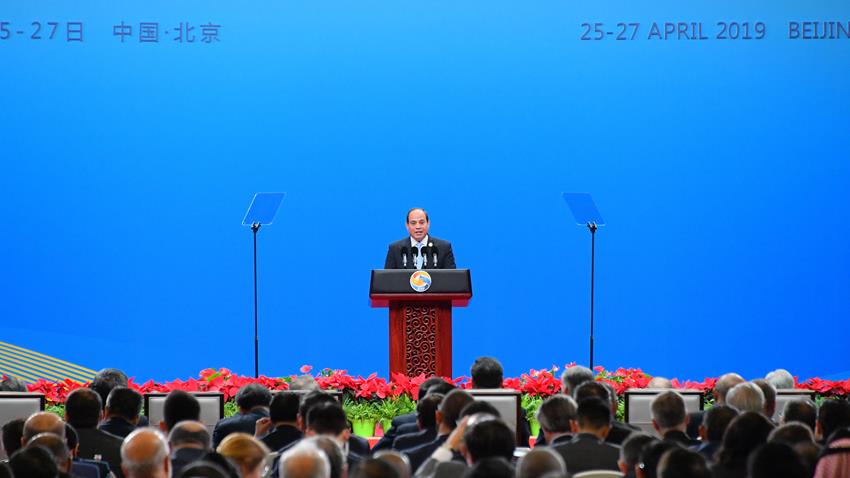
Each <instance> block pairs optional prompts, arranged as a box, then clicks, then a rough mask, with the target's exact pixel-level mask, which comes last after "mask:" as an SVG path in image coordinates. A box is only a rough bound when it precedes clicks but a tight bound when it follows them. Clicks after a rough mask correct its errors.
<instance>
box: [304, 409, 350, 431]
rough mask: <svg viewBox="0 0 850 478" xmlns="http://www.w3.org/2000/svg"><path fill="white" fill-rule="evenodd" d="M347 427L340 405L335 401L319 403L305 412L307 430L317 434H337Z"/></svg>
mask: <svg viewBox="0 0 850 478" xmlns="http://www.w3.org/2000/svg"><path fill="white" fill-rule="evenodd" d="M346 429H348V420H347V419H346V416H345V412H344V411H343V410H342V407H341V406H340V405H339V404H338V403H336V402H333V403H320V404H318V405H316V406H315V407H312V408H310V411H309V412H307V430H308V431H312V432H313V433H315V434H317V435H331V436H337V435H339V434H340V433H342V432H344V431H345V430H346Z"/></svg>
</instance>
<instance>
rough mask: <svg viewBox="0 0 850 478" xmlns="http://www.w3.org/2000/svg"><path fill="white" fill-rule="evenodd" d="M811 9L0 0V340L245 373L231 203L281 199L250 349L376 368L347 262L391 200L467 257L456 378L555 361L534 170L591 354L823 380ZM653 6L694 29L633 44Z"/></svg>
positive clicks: (682, 371) (149, 374)
mask: <svg viewBox="0 0 850 478" xmlns="http://www.w3.org/2000/svg"><path fill="white" fill-rule="evenodd" d="M814 20H817V21H819V22H824V21H837V22H843V23H842V25H843V26H844V27H845V31H846V30H847V29H848V28H850V27H848V25H847V23H848V20H850V4H848V3H846V2H839V1H832V0H819V1H813V2H790V1H776V0H771V1H767V0H756V1H752V2H745V3H742V2H738V1H726V0H710V1H709V0H687V1H682V0H676V1H667V0H639V1H634V0H628V1H626V0H622V1H620V0H598V1H581V2H564V1H553V0H540V1H506V0H489V1H485V0H465V1H462V2H457V1H444V0H433V1H427V2H425V1H412V0H359V1H350V0H321V1H302V0H287V1H280V2H267V1H253V0H251V1H238V2H237V1H211V0H205V1H198V0H180V1H171V2H166V1H162V0H152V1H145V2H141V1H137V2H127V1H91V2H87V3H85V4H84V5H83V4H80V3H79V2H69V1H55V2H45V1H33V0H26V1H24V0H14V1H6V2H4V3H3V6H2V7H0V22H8V23H6V24H5V25H0V38H3V37H7V38H5V39H0V60H2V65H3V67H2V68H3V71H2V74H0V91H2V114H0V148H2V150H0V151H2V152H0V154H2V158H3V162H2V165H3V173H2V175H0V217H2V221H0V224H2V225H0V228H2V229H0V250H2V251H3V252H2V255H0V257H2V258H0V261H2V262H0V264H2V271H3V273H2V275H0V317H2V321H3V326H2V334H0V335H2V337H0V340H2V341H6V342H10V343H14V344H16V345H20V346H24V347H28V348H31V349H34V350H37V351H39V352H42V353H46V354H49V355H53V356H57V357H60V358H63V359H65V360H68V361H70V362H74V363H78V364H80V365H84V366H87V367H90V368H95V369H97V368H101V367H106V366H115V367H119V368H122V369H125V370H127V371H128V372H130V373H131V374H132V375H135V376H136V377H137V378H138V379H147V378H154V379H160V380H162V379H172V378H176V377H186V376H191V375H195V374H197V372H198V371H199V370H200V369H202V368H205V367H229V368H231V369H233V370H234V371H236V372H239V373H244V374H250V373H252V372H253V322H252V289H251V284H252V283H251V279H252V275H251V233H250V231H249V230H248V229H247V228H244V227H241V226H240V221H241V219H242V215H243V214H244V211H245V209H246V207H247V205H248V203H249V202H250V200H251V197H252V195H253V193H254V192H256V191H286V192H287V193H288V195H287V198H286V200H285V202H284V204H283V206H282V208H281V210H280V213H279V215H278V218H277V222H276V224H274V225H273V226H271V227H268V228H265V229H263V230H262V231H261V232H260V237H259V239H260V249H259V252H260V261H261V263H260V284H261V289H260V298H261V308H260V320H261V324H260V332H261V336H262V340H261V347H260V361H261V372H263V373H265V374H268V375H275V374H289V373H294V372H296V371H297V369H298V367H299V366H300V365H302V364H311V365H313V366H314V367H333V368H345V369H348V370H349V371H350V372H352V373H357V374H367V373H370V372H372V371H376V372H378V373H379V374H381V375H386V373H387V368H388V358H387V349H388V344H387V341H388V319H387V311H386V310H385V309H370V308H369V306H368V301H367V292H368V285H369V270H370V269H372V268H379V267H381V266H382V265H383V261H384V255H385V253H386V245H387V244H388V243H389V242H391V241H393V240H396V239H400V238H402V237H404V235H405V234H406V232H405V229H404V213H405V212H406V210H407V208H408V207H410V206H414V205H421V206H424V207H426V208H427V209H428V210H429V212H430V213H431V220H432V221H431V222H432V225H431V232H432V234H434V235H435V236H438V237H444V238H447V239H450V240H451V241H452V242H453V244H454V248H455V255H456V259H457V261H458V265H459V266H461V267H468V268H470V269H472V271H473V284H474V292H475V297H474V299H473V301H472V302H471V304H470V306H469V308H467V309H462V310H457V311H456V313H455V322H454V372H455V374H456V375H459V374H464V373H466V372H467V371H468V367H469V365H470V364H471V363H472V361H473V359H474V358H475V357H476V356H479V355H484V354H487V355H494V356H496V357H499V358H500V359H501V360H502V361H503V362H504V364H505V367H506V372H507V373H508V374H509V375H517V374H519V373H521V372H523V371H527V370H528V369H529V368H532V367H533V368H542V367H548V366H551V365H552V364H558V365H563V364H564V363H567V362H571V361H577V362H580V363H581V362H586V360H587V354H588V346H587V335H588V325H587V316H588V292H589V291H588V289H589V277H588V275H589V265H590V264H589V263H590V258H589V252H590V250H589V249H590V248H589V246H590V243H589V240H590V238H589V234H588V232H587V231H586V230H585V229H583V228H581V227H578V226H576V225H575V224H574V223H573V221H572V217H571V216H570V213H569V210H568V209H567V207H566V205H565V204H564V203H563V201H562V200H561V198H560V193H561V192H563V191H588V192H591V193H593V195H594V197H595V198H596V201H597V204H598V206H599V208H600V209H601V211H602V214H603V216H604V217H605V218H606V220H607V221H608V223H609V224H608V226H606V227H605V228H603V229H601V230H600V232H599V233H598V237H597V329H596V332H597V337H596V338H597V342H596V344H597V350H596V351H597V355H596V360H597V362H598V363H599V364H602V365H605V366H606V367H618V366H628V367H642V368H643V369H644V370H646V371H648V372H650V373H654V374H660V375H666V376H678V377H681V378H694V379H701V378H703V377H704V376H713V375H717V374H720V373H723V372H727V371H730V370H737V371H739V372H741V373H743V374H744V375H746V376H756V375H762V374H764V373H765V372H767V371H770V370H772V369H773V368H776V367H786V368H788V369H790V370H791V371H792V372H793V373H795V374H797V375H800V376H801V377H803V378H805V377H809V376H813V375H821V376H826V377H829V376H842V374H845V373H846V372H847V371H848V370H850V365H848V360H847V358H848V357H847V347H846V346H847V343H848V339H850V326H848V313H850V293H848V285H849V284H850V273H848V271H850V251H849V250H848V237H849V236H850V218H848V200H850V190H848V186H850V156H849V155H848V151H850V149H849V148H848V138H850V116H848V113H847V112H848V107H850V69H849V68H848V60H850V40H847V39H846V38H843V37H842V38H841V39H834V40H832V39H823V40H804V39H802V38H797V39H794V38H790V37H792V36H793V25H792V24H791V22H803V21H814ZM679 21H682V22H702V34H703V36H706V37H708V39H706V40H684V39H682V40H679V39H677V37H678V27H677V29H676V34H675V35H670V36H668V39H666V40H665V39H663V37H662V38H661V39H659V38H657V37H654V38H651V39H650V33H651V32H652V24H653V22H658V24H659V26H660V28H661V30H660V31H661V32H662V34H663V30H664V26H663V23H664V22H679ZM34 22H35V23H38V24H37V25H36V24H35V23H34ZM49 22H55V23H56V25H52V24H50V23H49ZM143 22H144V23H149V25H141V23H143ZM621 22H622V23H626V24H628V23H639V25H638V26H636V27H632V26H629V25H625V26H623V25H618V23H621ZM718 22H723V23H725V24H726V29H727V30H728V32H727V37H731V36H732V34H733V33H734V32H735V31H736V30H734V28H737V31H738V32H739V33H738V34H737V35H734V36H735V37H736V38H737V39H731V38H729V39H718V38H717V36H718V35H721V36H722V33H723V32H722V31H721V29H723V28H724V27H723V26H722V25H719V24H718ZM732 22H740V23H736V24H737V25H738V26H737V27H732V26H731V23H732ZM743 22H748V26H747V27H744V26H743V25H742V23H743ZM759 22H762V27H763V29H762V28H759V27H758V26H757V23H759ZM154 23H155V24H157V30H156V33H157V35H156V37H154V35H153V33H154V30H153V27H152V26H151V25H150V24H154ZM583 23H588V24H589V25H587V26H583V25H582V24H583ZM596 23H600V24H602V25H601V26H599V27H598V29H597V26H596V25H595V24H596ZM128 27H129V29H128ZM798 27H799V28H800V32H803V31H804V30H805V29H804V28H803V27H804V26H803V25H802V24H800V25H798ZM688 28H690V27H688ZM745 28H747V29H749V30H748V32H749V33H748V34H747V35H748V36H749V37H750V38H752V39H750V40H746V39H743V38H742V37H743V36H744V33H743V31H742V30H743V29H745ZM806 28H810V30H809V36H812V35H816V34H817V33H816V32H815V33H813V32H812V30H811V28H813V27H811V26H810V27H806ZM820 28H821V29H823V28H824V26H823V24H821V26H820ZM826 28H833V30H835V28H836V25H835V24H833V26H832V27H829V26H828V25H827V27H826ZM4 29H5V30H4ZM51 30H55V31H53V34H54V35H53V36H52V38H51ZM633 30H634V39H631V37H632V34H633ZM19 31H20V32H21V33H18V32H19ZM688 31H691V30H690V29H688V30H687V31H686V32H685V33H688ZM759 31H761V33H758V32H759ZM609 32H610V33H609ZM828 32H829V30H827V36H829V34H828ZM840 33H841V30H838V34H837V36H841V35H840ZM599 35H601V36H602V38H603V39H602V40H595V39H589V40H582V37H583V36H584V37H585V38H597V37H599ZM759 35H762V36H763V38H761V39H756V38H757V37H758V36H759ZM618 36H621V37H625V38H627V39H626V40H617V39H616V38H617V37H618ZM799 36H803V33H800V34H799ZM154 38H156V39H157V40H158V41H156V42H154V41H153V39H154ZM190 39H194V41H192V42H190V41H189V40H190ZM80 40H81V41H80ZM122 40H123V41H122ZM204 40H206V41H204ZM844 378H846V377H844Z"/></svg>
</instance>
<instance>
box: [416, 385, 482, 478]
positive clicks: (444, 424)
mask: <svg viewBox="0 0 850 478" xmlns="http://www.w3.org/2000/svg"><path fill="white" fill-rule="evenodd" d="M473 401H474V399H473V398H472V395H470V394H468V393H466V392H465V391H463V390H458V389H455V390H452V391H451V392H449V393H448V394H447V395H446V397H445V398H444V399H443V401H442V402H440V406H439V407H438V408H437V412H436V417H437V424H438V425H437V438H435V439H434V441H432V442H431V443H426V444H424V445H419V446H417V447H414V448H410V449H408V450H407V451H406V452H405V454H406V455H407V458H408V459H409V460H410V469H411V472H412V473H414V474H415V473H416V471H417V470H418V469H419V467H420V466H421V465H422V464H423V463H424V462H425V460H427V459H428V458H429V457H430V456H431V454H432V453H433V452H434V450H436V449H437V448H439V447H440V446H441V445H442V444H443V443H445V442H446V440H447V439H448V438H449V434H450V433H451V432H452V431H453V430H454V429H455V428H456V427H457V423H458V418H459V417H460V412H461V410H463V408H464V407H465V406H466V405H468V404H470V403H472V402H473Z"/></svg>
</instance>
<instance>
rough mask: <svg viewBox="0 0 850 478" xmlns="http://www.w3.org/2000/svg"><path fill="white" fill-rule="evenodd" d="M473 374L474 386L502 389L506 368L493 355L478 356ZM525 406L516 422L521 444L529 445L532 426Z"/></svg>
mask: <svg viewBox="0 0 850 478" xmlns="http://www.w3.org/2000/svg"><path fill="white" fill-rule="evenodd" d="M469 373H470V375H471V376H472V388H479V389H501V388H502V384H503V382H504V375H505V373H504V369H503V368H502V364H501V363H500V362H499V361H498V360H496V359H495V358H493V357H478V358H477V359H475V362H473V364H472V367H471V368H470V371H469ZM525 415H526V411H525V409H524V408H521V409H520V414H519V423H517V424H516V426H517V428H518V431H519V446H522V447H527V446H528V438H529V436H530V435H531V426H530V425H529V423H528V418H526V416H525Z"/></svg>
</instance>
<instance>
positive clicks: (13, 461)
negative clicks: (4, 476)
mask: <svg viewBox="0 0 850 478" xmlns="http://www.w3.org/2000/svg"><path fill="white" fill-rule="evenodd" d="M9 467H10V468H11V469H12V474H13V475H14V476H17V477H18V478H56V477H57V476H59V468H58V467H57V466H56V461H55V460H54V459H53V456H51V455H50V451H49V450H48V449H47V448H44V447H41V446H34V447H31V448H27V447H24V448H21V449H20V450H18V451H16V452H15V453H14V454H13V455H12V457H11V458H10V459H9Z"/></svg>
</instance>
